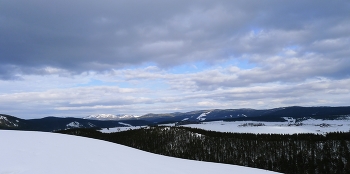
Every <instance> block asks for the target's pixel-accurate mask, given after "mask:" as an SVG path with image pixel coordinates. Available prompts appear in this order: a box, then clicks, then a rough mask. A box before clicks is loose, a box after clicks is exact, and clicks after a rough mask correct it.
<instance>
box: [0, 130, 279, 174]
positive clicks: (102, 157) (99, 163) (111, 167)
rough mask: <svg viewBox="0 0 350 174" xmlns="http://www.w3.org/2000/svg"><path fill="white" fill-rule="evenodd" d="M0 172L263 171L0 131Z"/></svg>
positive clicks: (203, 173) (245, 173) (80, 140)
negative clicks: (0, 150)
mask: <svg viewBox="0 0 350 174" xmlns="http://www.w3.org/2000/svg"><path fill="white" fill-rule="evenodd" d="M0 139H1V140H6V141H2V142H1V143H0V149H2V152H1V155H0V173H1V174H9V173H11V174H79V173H84V174H96V173H105V174H108V173H122V174H179V173H181V174H212V173H218V174H219V173H220V174H232V173H239V174H251V173H254V174H264V173H275V172H270V171H266V170H260V169H253V168H248V167H241V166H235V165H227V164H218V163H210V162H200V161H192V160H185V159H178V158H173V157H167V156H162V155H156V154H152V153H148V152H144V151H141V150H137V149H133V148H130V147H126V146H122V145H118V144H114V143H109V142H105V141H100V140H94V139H89V138H83V137H76V136H69V135H63V134H54V133H44V132H25V131H8V130H1V131H0Z"/></svg>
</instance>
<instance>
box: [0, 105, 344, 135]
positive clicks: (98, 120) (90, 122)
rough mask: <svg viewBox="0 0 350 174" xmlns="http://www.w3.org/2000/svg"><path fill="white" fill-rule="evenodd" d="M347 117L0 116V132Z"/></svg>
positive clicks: (319, 113) (339, 111)
mask: <svg viewBox="0 0 350 174" xmlns="http://www.w3.org/2000/svg"><path fill="white" fill-rule="evenodd" d="M349 115H350V106H345V107H300V106H292V107H284V108H274V109H262V110H257V109H213V110H198V111H191V112H185V113H180V112H176V113H165V114H152V113H150V114H146V115H143V116H134V115H113V114H97V115H90V116H87V117H83V118H73V117H68V118H62V117H45V118H40V119H21V118H17V117H14V116H11V115H5V114H0V129H18V130H35V131H55V130H64V129H70V128H93V129H99V128H112V127H125V126H129V125H131V126H145V125H157V124H166V123H176V122H186V121H187V122H205V121H217V120H223V121H280V122H283V121H286V119H285V118H286V117H290V118H295V119H307V118H316V119H339V118H340V119H341V117H346V116H349Z"/></svg>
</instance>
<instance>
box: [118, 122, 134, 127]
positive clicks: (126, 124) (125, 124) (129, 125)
mask: <svg viewBox="0 0 350 174" xmlns="http://www.w3.org/2000/svg"><path fill="white" fill-rule="evenodd" d="M118 123H119V124H121V125H124V126H128V127H131V126H132V125H131V124H128V123H123V122H118Z"/></svg>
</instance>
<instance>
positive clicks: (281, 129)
mask: <svg viewBox="0 0 350 174" xmlns="http://www.w3.org/2000/svg"><path fill="white" fill-rule="evenodd" d="M285 119H286V120H287V122H261V121H235V122H224V121H212V122H202V123H201V124H188V125H181V126H185V127H192V128H199V129H204V130H211V131H217V132H232V133H254V134H298V133H314V134H325V133H329V132H349V131H350V117H347V118H345V119H343V120H320V119H307V120H304V121H301V122H299V124H295V119H289V118H285ZM259 123H261V124H263V126H249V124H252V125H257V124H259ZM300 123H301V124H300ZM244 124H247V125H248V126H242V125H244ZM161 126H175V124H163V125H161ZM142 127H145V126H142ZM142 127H141V126H132V127H116V128H110V129H102V130H101V132H103V133H111V132H121V131H127V130H131V129H140V128H142Z"/></svg>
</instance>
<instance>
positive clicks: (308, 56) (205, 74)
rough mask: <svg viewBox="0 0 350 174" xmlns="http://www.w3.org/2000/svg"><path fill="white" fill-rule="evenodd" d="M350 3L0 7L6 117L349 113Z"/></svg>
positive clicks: (128, 0)
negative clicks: (292, 109)
mask: <svg viewBox="0 0 350 174" xmlns="http://www.w3.org/2000/svg"><path fill="white" fill-rule="evenodd" d="M349 17H350V2H349V1H347V0H343V1H341V0H340V1H318V0H308V1H305V0H293V1H279V0H265V1H260V0H256V1H254V0H241V1H240V0H235V1H231V0H222V1H220V0H215V1H213V0H191V1H188V0H167V1H164V0H142V1H141V0H118V1H116V0H101V1H90V0H74V1H71V0H59V1H44V0H42V1H41V0H13V1H12V0H8V1H0V113H2V114H10V115H14V116H18V117H21V118H38V117H45V116H60V117H66V116H74V117H84V116H87V115H90V114H99V113H108V114H136V115H143V114H146V113H168V112H185V111H192V110H201V109H225V108H230V109H236V108H254V109H267V108H274V107H285V106H294V105H298V106H349V104H350V18H349Z"/></svg>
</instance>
